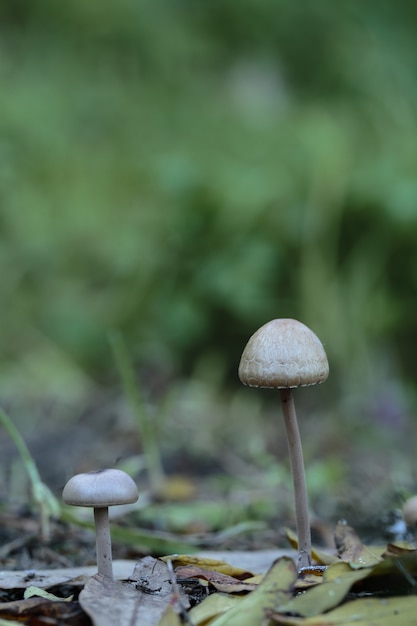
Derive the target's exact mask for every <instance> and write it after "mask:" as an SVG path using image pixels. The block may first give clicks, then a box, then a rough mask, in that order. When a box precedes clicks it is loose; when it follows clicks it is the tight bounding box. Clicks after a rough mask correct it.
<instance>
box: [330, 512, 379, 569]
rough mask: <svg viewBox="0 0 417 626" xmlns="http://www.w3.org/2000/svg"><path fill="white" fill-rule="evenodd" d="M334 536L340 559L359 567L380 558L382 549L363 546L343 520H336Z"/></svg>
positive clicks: (369, 564)
mask: <svg viewBox="0 0 417 626" xmlns="http://www.w3.org/2000/svg"><path fill="white" fill-rule="evenodd" d="M334 538H335V542H336V548H337V551H338V553H339V557H340V558H341V560H342V561H346V562H348V563H353V564H355V565H357V566H359V567H370V566H372V565H375V564H376V563H379V562H380V561H381V560H382V558H381V552H382V551H381V550H379V549H375V550H374V549H370V548H367V547H366V546H364V545H363V543H362V542H361V540H360V539H359V537H358V535H357V533H356V532H355V530H354V529H353V528H352V527H351V526H349V525H348V524H346V523H345V522H338V524H337V525H336V530H335V535H334ZM378 552H379V554H378Z"/></svg>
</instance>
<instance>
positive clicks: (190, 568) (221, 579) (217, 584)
mask: <svg viewBox="0 0 417 626" xmlns="http://www.w3.org/2000/svg"><path fill="white" fill-rule="evenodd" d="M175 575H176V577H177V580H179V581H181V580H190V578H196V579H203V580H207V581H208V582H209V583H210V584H211V585H212V586H213V587H214V588H215V589H217V591H223V592H225V593H239V592H241V591H253V590H254V589H255V588H256V586H257V585H255V584H253V583H245V582H242V581H240V580H239V579H238V578H234V577H233V576H228V575H227V574H222V573H221V572H216V571H214V570H206V569H204V568H202V567H197V566H196V565H185V566H184V567H177V568H176V570H175Z"/></svg>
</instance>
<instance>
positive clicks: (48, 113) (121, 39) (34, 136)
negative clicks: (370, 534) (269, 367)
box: [0, 0, 417, 521]
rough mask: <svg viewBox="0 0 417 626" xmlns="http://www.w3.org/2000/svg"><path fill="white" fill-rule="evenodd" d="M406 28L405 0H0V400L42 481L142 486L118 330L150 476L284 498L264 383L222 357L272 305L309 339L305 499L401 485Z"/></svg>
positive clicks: (416, 334)
mask: <svg viewBox="0 0 417 626" xmlns="http://www.w3.org/2000/svg"><path fill="white" fill-rule="evenodd" d="M416 24H417V8H416V5H415V4H414V3H413V2H411V1H410V0H408V1H407V0H400V1H399V2H395V3H392V2H388V1H387V0H382V1H381V2H379V3H378V6H376V5H375V4H372V3H367V2H365V3H364V2H363V1H359V0H353V1H349V2H344V1H342V2H337V3H333V2H330V1H323V2H313V1H308V2H305V3H302V5H299V4H297V3H294V2H291V1H290V0H280V1H277V2H270V1H269V0H242V1H241V2H235V1H234V0H222V1H220V0H210V2H207V1H204V0H176V1H174V2H173V1H172V0H156V1H155V0H153V1H151V0H121V1H119V2H116V1H115V0H102V1H101V2H99V3H89V2H83V1H81V0H74V1H73V2H69V3H56V2H53V1H52V0H39V1H38V2H24V1H23V0H18V1H17V0H8V1H5V2H2V4H1V7H0V85H1V89H0V276H1V280H0V301H1V333H0V400H1V405H2V406H3V408H4V409H5V410H7V411H8V412H9V414H10V415H11V416H12V417H13V420H14V422H15V423H16V425H17V426H18V427H19V429H20V431H21V432H22V434H23V435H24V437H25V439H26V441H27V443H28V445H29V447H30V449H31V451H32V452H33V454H34V456H35V458H36V460H37V462H38V464H39V468H40V471H41V473H42V476H43V477H44V479H45V482H46V483H47V484H49V485H50V486H51V487H52V488H53V489H54V490H56V492H57V493H59V492H60V490H61V489H62V486H63V484H64V483H65V481H66V479H67V478H69V476H70V475H71V474H72V473H74V472H75V471H80V470H84V469H95V468H96V467H101V466H112V465H115V464H117V463H122V464H123V463H125V464H127V465H128V462H129V460H130V461H131V462H132V465H131V466H130V467H131V468H136V470H135V469H133V471H134V472H135V471H137V477H138V480H139V481H140V480H142V479H143V481H146V476H144V475H143V471H142V469H141V461H140V459H141V454H142V452H143V446H142V443H141V438H140V434H139V433H138V431H137V428H136V426H135V423H134V420H133V418H132V414H131V411H130V410H129V407H128V405H127V403H126V398H125V396H124V394H123V391H122V386H121V383H120V377H119V373H118V370H117V367H116V363H115V359H114V355H113V353H112V351H111V348H110V337H111V335H112V333H114V332H115V331H117V332H120V333H121V335H122V336H123V337H124V340H125V341H126V345H127V347H128V350H129V354H130V357H131V359H132V361H133V363H134V366H135V374H136V377H137V384H138V388H140V390H141V394H142V397H143V400H144V404H145V405H146V409H147V411H148V414H149V415H150V416H151V418H152V420H153V421H154V423H155V424H157V427H158V429H159V442H160V447H161V453H162V457H163V460H164V465H165V469H166V471H167V473H168V474H170V473H183V474H184V473H185V474H190V475H193V476H201V477H206V476H217V477H218V478H219V480H220V482H221V480H223V482H222V483H221V484H222V487H221V488H222V489H223V490H224V491H227V490H228V489H230V490H233V489H234V488H235V487H234V485H235V484H236V483H235V482H233V479H235V480H236V481H240V482H239V485H240V486H242V485H243V484H244V485H245V486H246V487H248V485H251V480H253V484H252V488H253V489H254V490H256V489H259V488H261V487H262V485H264V486H266V487H268V486H269V487H273V488H274V489H275V488H278V489H279V488H280V489H281V497H282V498H283V499H284V501H285V498H288V503H289V504H288V506H291V497H292V496H291V485H290V482H289V480H290V479H289V474H288V459H287V451H286V443H285V436H284V431H283V423H282V419H281V415H280V408H279V403H278V394H277V393H274V392H271V391H266V390H264V391H257V390H251V389H246V388H244V387H242V385H241V384H240V383H239V381H238V379H237V374H236V371H237V367H238V363H239V359H240V355H241V352H242V349H243V347H244V345H245V343H246V341H247V339H248V337H249V336H250V335H251V334H252V333H253V332H254V331H255V330H256V329H257V328H258V327H259V326H260V325H262V324H263V323H265V322H266V321H268V320H270V319H273V318H275V317H294V318H297V319H299V320H301V321H302V322H304V323H305V324H307V325H308V326H310V327H311V328H312V329H313V330H314V331H315V332H316V333H317V334H318V336H319V337H320V338H321V340H322V341H323V343H324V345H325V348H326V351H327V354H328V357H329V362H330V369H331V374H330V377H329V380H328V381H327V382H326V383H325V384H323V385H320V386H319V387H312V388H308V389H304V390H299V391H297V397H296V402H297V406H298V410H299V414H300V424H301V432H302V437H303V440H304V444H305V460H306V465H307V466H308V468H309V478H308V482H309V487H310V494H311V499H312V502H313V507H314V510H315V512H316V514H317V515H319V516H321V517H325V518H332V517H334V518H335V519H336V518H337V517H339V516H340V515H344V514H346V513H347V514H349V513H350V514H351V515H352V516H353V517H354V516H355V515H356V514H358V513H357V512H358V511H359V510H360V509H361V507H363V514H364V515H365V516H366V515H367V514H369V515H371V514H372V515H375V514H376V515H381V516H382V515H383V512H384V507H385V505H386V503H388V505H389V506H390V507H391V508H395V507H397V506H400V505H401V502H402V500H403V498H404V497H406V496H407V495H408V494H409V493H412V492H413V491H414V490H415V489H416V488H417V473H416V471H415V467H416V465H415V458H416V456H415V441H416V431H417V394H416V381H417V364H416V345H417V314H416V310H417V298H416V294H417V141H416V136H417V113H416V112H417V82H416V75H417V74H416V72H417V26H416ZM0 448H1V452H2V463H3V464H4V469H5V472H6V470H7V475H8V476H9V478H8V480H9V482H8V483H7V485H8V486H7V489H6V486H5V485H3V487H2V491H3V492H4V495H3V497H4V498H5V497H6V495H5V492H6V491H7V497H14V494H16V497H18V495H17V494H19V493H20V489H21V484H20V480H21V479H20V478H19V475H18V472H16V467H15V466H16V463H18V459H17V458H16V454H15V451H14V447H13V445H12V444H11V443H10V441H8V439H7V437H6V435H5V434H3V433H2V434H1V435H0ZM15 475H16V476H17V477H15ZM142 475H143V478H142ZM10 476H11V478H10ZM254 476H256V480H254V479H253V477H254ZM228 480H229V482H228ZM262 480H264V481H265V482H264V483H262ZM245 481H246V482H245ZM10 485H11V487H10ZM272 504H273V506H275V503H272ZM353 521H354V520H353Z"/></svg>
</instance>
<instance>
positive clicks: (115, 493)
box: [62, 469, 139, 508]
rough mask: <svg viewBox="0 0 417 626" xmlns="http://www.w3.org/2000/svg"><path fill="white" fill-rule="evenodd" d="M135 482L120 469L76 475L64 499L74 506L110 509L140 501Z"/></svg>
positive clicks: (67, 485) (66, 486)
mask: <svg viewBox="0 0 417 626" xmlns="http://www.w3.org/2000/svg"><path fill="white" fill-rule="evenodd" d="M138 497H139V494H138V489H137V487H136V484H135V482H134V480H133V479H132V478H131V477H130V476H129V474H126V472H123V471H122V470H118V469H104V470H98V471H96V472H87V473H85V474H76V475H75V476H73V477H72V478H70V480H69V481H68V482H67V484H66V485H65V487H64V491H63V492H62V499H63V501H64V502H65V503H66V504H72V505H73V506H90V507H97V508H98V507H108V506H114V505H117V504H130V503H132V502H136V500H137V499H138Z"/></svg>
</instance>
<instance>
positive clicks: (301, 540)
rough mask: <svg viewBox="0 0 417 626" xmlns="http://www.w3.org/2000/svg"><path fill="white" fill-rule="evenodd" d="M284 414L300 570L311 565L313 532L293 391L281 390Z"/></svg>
mask: <svg viewBox="0 0 417 626" xmlns="http://www.w3.org/2000/svg"><path fill="white" fill-rule="evenodd" d="M280 392H281V403H282V412H283V415H284V422H285V428H286V431H287V441H288V451H289V455H290V463H291V471H292V479H293V484H294V503H295V518H296V526H297V536H298V568H299V569H301V568H302V567H309V566H310V565H311V532H310V523H309V514H308V504H307V485H306V478H305V470H304V459H303V448H302V445H301V437H300V430H299V428H298V422H297V415H296V412H295V405H294V396H293V393H292V390H291V389H289V388H287V389H280Z"/></svg>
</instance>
